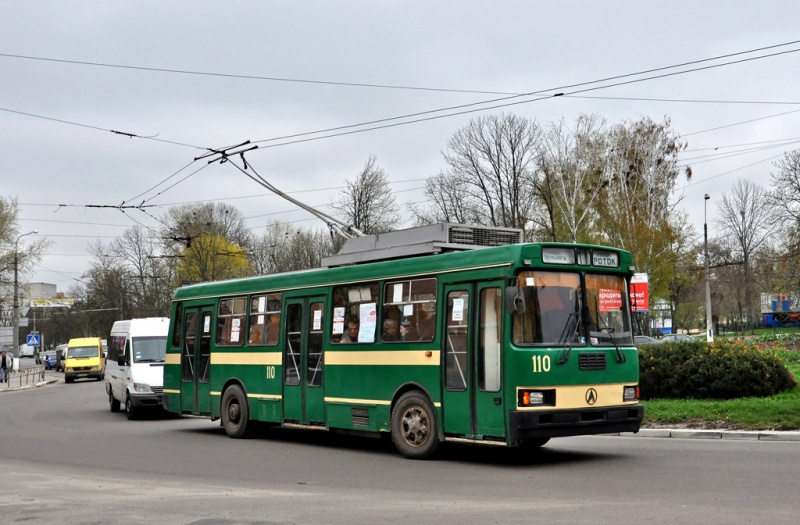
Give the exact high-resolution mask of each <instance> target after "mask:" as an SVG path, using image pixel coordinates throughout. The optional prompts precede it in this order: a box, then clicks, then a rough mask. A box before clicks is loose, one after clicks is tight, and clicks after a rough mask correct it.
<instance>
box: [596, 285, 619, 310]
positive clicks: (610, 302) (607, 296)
mask: <svg viewBox="0 0 800 525" xmlns="http://www.w3.org/2000/svg"><path fill="white" fill-rule="evenodd" d="M599 292H600V294H599V295H600V297H599V301H598V304H597V309H598V310H600V311H601V312H610V311H612V310H619V309H621V308H622V292H620V291H619V290H599Z"/></svg>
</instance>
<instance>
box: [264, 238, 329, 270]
mask: <svg viewBox="0 0 800 525" xmlns="http://www.w3.org/2000/svg"><path fill="white" fill-rule="evenodd" d="M278 248H279V249H278V251H276V253H275V262H274V264H275V271H277V272H288V271H293V270H303V269H306V268H319V267H320V265H321V263H322V258H323V257H326V256H328V255H331V254H332V253H333V244H332V240H331V236H330V235H329V234H328V232H326V231H324V230H297V231H293V232H290V233H289V236H288V237H287V238H286V241H285V242H284V243H283V244H281V245H280V246H279V247H278Z"/></svg>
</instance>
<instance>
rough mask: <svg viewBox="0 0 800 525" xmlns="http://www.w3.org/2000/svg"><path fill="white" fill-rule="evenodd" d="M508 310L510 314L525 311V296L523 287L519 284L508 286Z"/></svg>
mask: <svg viewBox="0 0 800 525" xmlns="http://www.w3.org/2000/svg"><path fill="white" fill-rule="evenodd" d="M506 310H508V313H510V314H521V313H524V312H525V297H524V296H523V295H522V288H520V287H519V286H509V287H507V288H506Z"/></svg>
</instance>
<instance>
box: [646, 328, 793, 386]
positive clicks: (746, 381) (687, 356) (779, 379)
mask: <svg viewBox="0 0 800 525" xmlns="http://www.w3.org/2000/svg"><path fill="white" fill-rule="evenodd" d="M639 385H640V387H641V397H642V399H654V398H677V399H733V398H738V397H766V396H771V395H773V394H777V393H778V392H783V391H786V390H791V389H792V388H794V387H795V386H796V385H797V381H796V380H795V378H794V376H793V375H792V373H791V372H790V371H789V370H788V369H787V368H786V366H785V365H784V363H783V360H782V359H781V358H780V357H779V356H778V355H776V354H775V353H774V352H772V351H762V350H760V349H759V348H758V346H756V345H755V344H752V343H748V342H746V341H729V340H719V341H715V342H714V343H706V342H698V341H695V342H686V343H665V344H658V345H656V344H653V345H642V346H641V347H640V348H639Z"/></svg>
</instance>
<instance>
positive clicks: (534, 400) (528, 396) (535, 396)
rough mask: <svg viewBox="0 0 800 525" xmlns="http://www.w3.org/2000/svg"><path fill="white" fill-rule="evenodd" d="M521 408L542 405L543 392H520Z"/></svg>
mask: <svg viewBox="0 0 800 525" xmlns="http://www.w3.org/2000/svg"><path fill="white" fill-rule="evenodd" d="M520 404H521V405H522V406H525V407H527V406H531V405H541V404H544V392H537V391H535V390H525V391H524V392H522V397H521V399H520Z"/></svg>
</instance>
